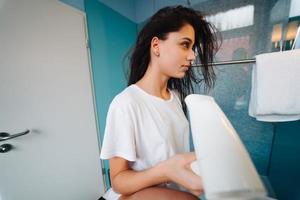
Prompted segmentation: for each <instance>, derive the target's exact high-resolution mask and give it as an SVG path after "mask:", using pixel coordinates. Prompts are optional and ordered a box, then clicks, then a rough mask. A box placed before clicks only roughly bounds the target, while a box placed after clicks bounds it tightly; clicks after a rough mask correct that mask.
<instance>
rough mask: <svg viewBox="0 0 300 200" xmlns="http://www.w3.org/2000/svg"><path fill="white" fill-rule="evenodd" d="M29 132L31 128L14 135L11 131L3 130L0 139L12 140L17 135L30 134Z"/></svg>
mask: <svg viewBox="0 0 300 200" xmlns="http://www.w3.org/2000/svg"><path fill="white" fill-rule="evenodd" d="M29 132H30V130H26V131H24V132H21V133H17V134H13V135H10V134H9V133H6V132H1V133H0V141H5V140H10V139H12V138H15V137H20V136H22V135H26V134H28V133H29Z"/></svg>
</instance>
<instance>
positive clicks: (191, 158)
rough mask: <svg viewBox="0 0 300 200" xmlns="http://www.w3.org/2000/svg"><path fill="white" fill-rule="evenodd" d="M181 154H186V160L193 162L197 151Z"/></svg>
mask: <svg viewBox="0 0 300 200" xmlns="http://www.w3.org/2000/svg"><path fill="white" fill-rule="evenodd" d="M181 155H182V156H184V158H185V162H186V163H187V164H188V163H191V162H193V161H194V160H196V154H195V152H188V153H183V154H181Z"/></svg>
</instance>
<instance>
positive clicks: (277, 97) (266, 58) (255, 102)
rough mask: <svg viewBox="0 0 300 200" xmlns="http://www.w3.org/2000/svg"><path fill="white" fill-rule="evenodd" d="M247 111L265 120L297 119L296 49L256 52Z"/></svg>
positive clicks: (299, 74)
mask: <svg viewBox="0 0 300 200" xmlns="http://www.w3.org/2000/svg"><path fill="white" fill-rule="evenodd" d="M249 115H250V116H252V117H255V118H256V119H257V120H259V121H268V122H276V121H277V122H283V121H295V120H298V119H300V49H296V50H291V51H283V52H274V53H266V54H261V55H257V56H256V64H255V65H253V69H252V88H251V96H250V103H249Z"/></svg>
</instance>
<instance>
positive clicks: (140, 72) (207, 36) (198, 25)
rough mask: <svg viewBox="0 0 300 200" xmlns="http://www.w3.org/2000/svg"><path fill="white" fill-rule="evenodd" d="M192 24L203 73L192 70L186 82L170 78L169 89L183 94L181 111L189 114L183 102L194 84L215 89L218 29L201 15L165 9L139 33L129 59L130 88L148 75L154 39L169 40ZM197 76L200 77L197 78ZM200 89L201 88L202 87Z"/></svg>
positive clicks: (185, 10) (207, 88)
mask: <svg viewBox="0 0 300 200" xmlns="http://www.w3.org/2000/svg"><path fill="white" fill-rule="evenodd" d="M186 24H190V25H191V26H192V27H193V28H194V31H195V44H194V47H193V48H194V50H195V51H196V53H197V54H198V55H197V57H198V59H200V60H199V61H200V62H201V64H202V67H201V72H200V70H199V68H198V70H193V69H192V68H190V69H189V70H188V71H187V72H186V75H185V76H184V78H182V79H179V78H170V79H169V81H168V86H167V87H168V88H169V89H175V90H177V91H178V92H179V94H180V100H181V103H182V108H183V111H184V113H185V114H186V105H185V103H184V98H185V97H186V96H187V95H188V94H191V93H194V86H193V83H195V84H198V83H203V81H204V83H205V84H204V90H205V91H208V90H210V89H211V88H212V87H213V86H214V82H215V79H216V76H215V72H214V70H213V67H212V65H211V63H212V61H213V56H214V54H215V53H216V50H217V48H218V44H217V37H216V29H215V27H214V26H212V25H211V24H210V23H209V22H207V21H206V20H205V19H204V17H203V15H202V13H201V12H200V11H196V10H193V9H191V8H186V7H183V6H176V7H165V8H162V9H160V10H159V11H158V12H157V13H155V14H154V15H153V16H152V17H151V18H150V20H149V21H148V22H147V23H146V24H145V25H144V27H143V28H142V30H141V31H140V32H139V34H138V37H137V40H136V43H135V46H134V48H133V52H132V54H131V57H130V73H129V79H128V86H129V85H131V84H134V83H136V82H138V81H139V80H140V79H141V78H142V77H143V76H144V74H145V72H146V70H147V67H148V64H149V62H150V45H151V40H152V38H153V37H158V38H159V39H160V40H166V39H167V36H168V33H170V32H176V31H179V30H180V29H181V28H182V27H183V26H184V25H186ZM195 72H196V73H198V77H197V76H196V75H197V74H196V73H195ZM199 75H200V76H199ZM200 85H201V84H200Z"/></svg>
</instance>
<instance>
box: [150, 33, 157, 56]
mask: <svg viewBox="0 0 300 200" xmlns="http://www.w3.org/2000/svg"><path fill="white" fill-rule="evenodd" d="M151 52H152V53H153V54H154V55H156V56H159V39H158V37H153V38H152V40H151Z"/></svg>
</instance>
